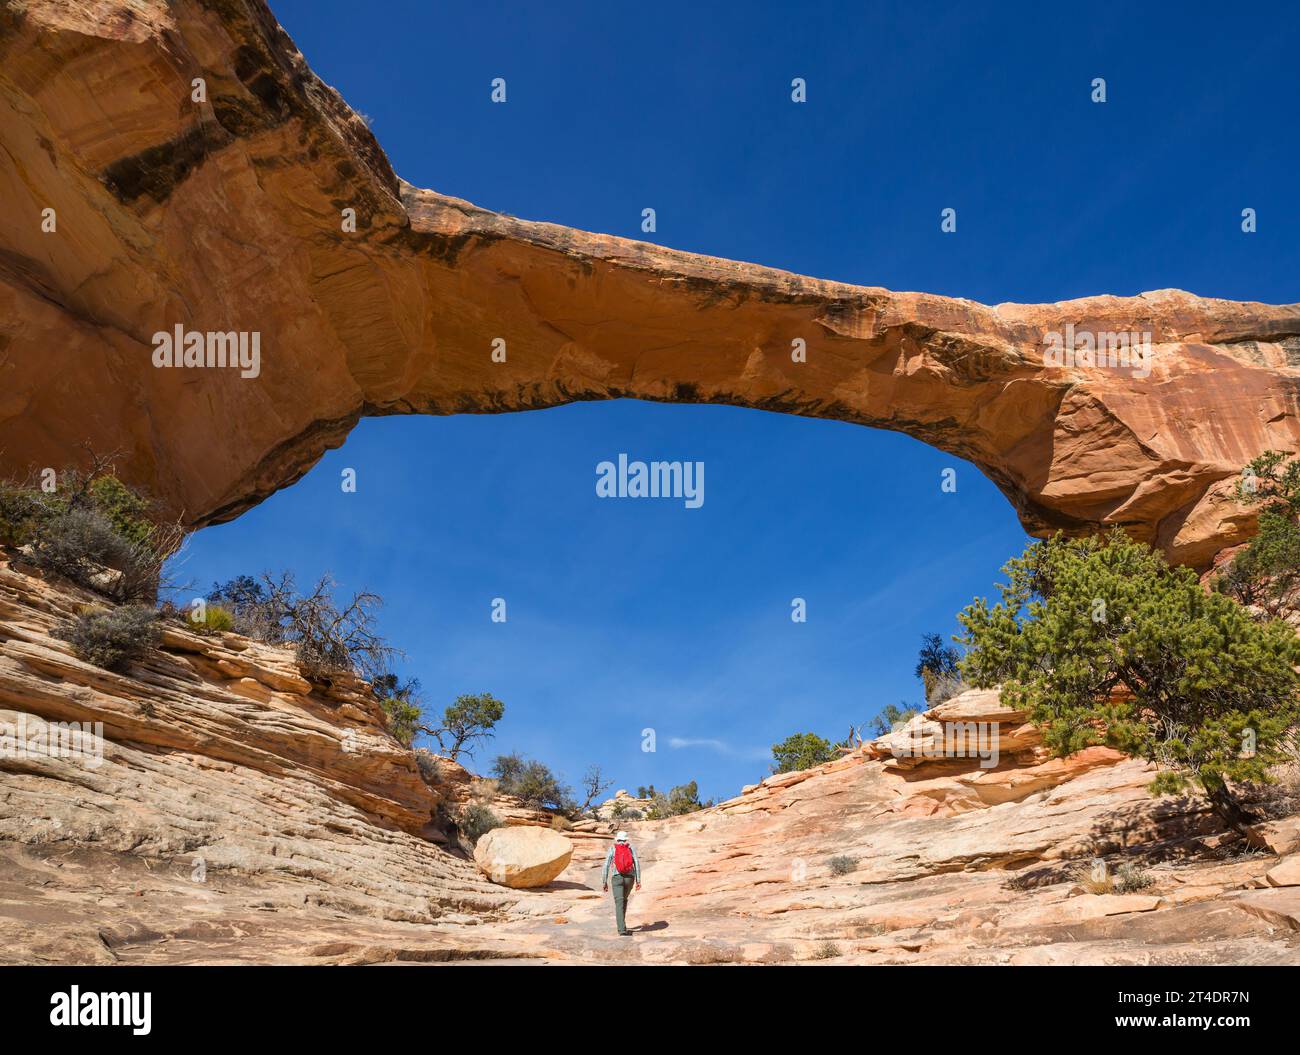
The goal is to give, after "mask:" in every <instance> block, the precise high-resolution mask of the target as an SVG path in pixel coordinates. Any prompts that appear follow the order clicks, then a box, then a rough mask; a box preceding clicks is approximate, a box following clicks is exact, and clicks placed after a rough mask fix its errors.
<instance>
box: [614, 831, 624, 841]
mask: <svg viewBox="0 0 1300 1055" xmlns="http://www.w3.org/2000/svg"><path fill="white" fill-rule="evenodd" d="M614 841H615V842H616V843H625V842H627V832H619V833H618V834H617V835H615V836H614Z"/></svg>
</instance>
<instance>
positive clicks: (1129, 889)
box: [1115, 864, 1156, 894]
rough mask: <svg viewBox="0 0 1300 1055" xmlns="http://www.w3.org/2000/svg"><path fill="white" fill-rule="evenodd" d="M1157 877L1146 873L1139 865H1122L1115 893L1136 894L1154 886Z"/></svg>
mask: <svg viewBox="0 0 1300 1055" xmlns="http://www.w3.org/2000/svg"><path fill="white" fill-rule="evenodd" d="M1155 881H1156V877H1155V876H1153V875H1151V873H1150V872H1144V871H1142V869H1140V868H1139V867H1138V866H1137V865H1134V864H1122V865H1120V866H1119V871H1118V872H1117V873H1116V875H1115V892H1116V893H1117V894H1134V893H1137V891H1139V890H1146V889H1147V887H1149V886H1154V885H1155Z"/></svg>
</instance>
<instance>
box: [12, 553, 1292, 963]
mask: <svg viewBox="0 0 1300 1055" xmlns="http://www.w3.org/2000/svg"><path fill="white" fill-rule="evenodd" d="M93 600H94V599H93V598H92V597H91V596H90V595H89V594H85V593H83V592H82V591H80V590H79V589H77V588H75V587H70V586H67V585H65V584H56V583H52V582H47V581H45V580H43V579H42V578H41V577H40V576H39V575H37V574H36V573H35V572H34V571H33V570H32V569H30V568H27V567H25V566H23V565H22V563H21V560H20V559H19V558H18V557H17V556H16V555H13V554H9V555H8V556H7V557H5V558H3V559H0V723H7V724H8V726H9V727H10V728H18V727H22V728H25V729H26V730H27V733H28V735H29V736H30V735H32V733H33V730H40V729H42V728H44V727H45V723H47V722H53V723H58V722H102V723H103V735H104V745H105V746H104V750H103V757H102V760H101V761H100V762H99V763H98V764H91V763H90V761H89V760H87V759H86V758H74V757H58V756H57V755H56V754H54V753H50V752H45V753H40V752H32V751H27V752H21V751H19V752H15V751H12V750H11V751H8V752H7V753H6V754H5V757H3V758H0V963H15V964H50V963H77V964H112V963H123V964H132V963H177V964H187V963H194V964H197V963H321V964H328V963H344V964H371V963H373V964H381V963H447V962H457V961H495V962H508V963H533V964H547V963H579V964H581V963H688V964H710V963H737V964H740V963H744V964H763V963H819V964H834V963H862V964H937V963H943V964H1120V963H1122V964H1282V963H1300V867H1297V866H1298V865H1300V856H1291V855H1295V854H1296V853H1297V851H1298V850H1300V817H1297V816H1296V815H1295V814H1294V813H1293V811H1292V806H1293V802H1292V800H1291V799H1290V798H1288V797H1287V789H1286V788H1283V789H1281V790H1280V791H1279V792H1277V793H1275V794H1274V795H1272V796H1271V797H1270V798H1269V800H1268V802H1267V803H1265V804H1264V806H1265V807H1266V808H1267V809H1269V811H1270V812H1271V814H1272V816H1273V819H1272V820H1271V821H1270V822H1269V823H1267V824H1265V825H1263V826H1261V827H1260V829H1259V831H1258V837H1257V839H1256V840H1254V845H1247V844H1246V843H1245V842H1243V841H1241V840H1239V839H1236V838H1235V837H1231V836H1229V835H1227V834H1226V833H1224V832H1223V831H1222V830H1221V829H1220V828H1219V827H1218V825H1217V822H1216V820H1215V818H1214V816H1213V814H1212V813H1211V812H1210V811H1209V810H1208V808H1207V806H1206V804H1205V803H1204V802H1203V801H1202V800H1200V799H1199V798H1196V797H1183V798H1170V797H1165V798H1153V797H1152V796H1151V795H1150V794H1149V793H1148V792H1147V790H1146V784H1147V783H1148V782H1149V781H1150V779H1151V770H1150V768H1149V767H1148V766H1147V765H1146V764H1144V763H1142V762H1139V761H1136V760H1133V759H1127V758H1124V757H1123V756H1121V755H1119V754H1117V753H1115V752H1112V751H1109V750H1107V749H1104V748H1093V749H1090V750H1088V751H1085V752H1083V753H1081V754H1079V755H1076V756H1073V757H1071V758H1069V759H1063V760H1060V759H1058V760H1053V759H1049V758H1046V757H1045V755H1044V754H1043V752H1042V750H1041V747H1040V746H1038V745H1037V743H1036V738H1035V736H1034V732H1033V729H1032V727H1030V726H1027V725H1025V724H1024V722H1023V720H1022V716H1020V715H1017V714H1015V713H1014V712H1011V711H1009V710H1007V709H1006V708H1005V707H1002V705H1001V704H1000V703H999V702H998V701H997V699H996V693H971V694H965V695H963V696H960V697H957V698H956V699H955V700H953V701H950V702H949V703H947V704H943V705H941V706H940V707H938V708H935V709H934V710H932V711H931V712H930V713H929V714H928V715H927V716H924V717H923V718H920V719H917V721H916V727H917V730H918V731H919V732H920V733H921V734H922V735H925V733H926V731H927V729H929V728H931V727H932V724H931V723H934V722H938V721H943V720H949V719H960V720H976V719H979V720H988V721H996V722H998V723H999V728H1000V729H1001V730H1002V731H1003V736H1002V740H1003V742H1004V744H1006V745H1007V750H1006V751H1004V753H1003V755H1002V757H1001V758H1000V760H999V762H998V765H997V766H995V767H993V768H989V769H984V768H980V766H979V764H978V760H961V759H957V760H951V759H950V760H938V761H922V760H918V759H916V758H908V757H899V756H897V755H896V754H894V753H893V752H892V750H891V742H890V738H888V737H886V738H883V740H881V741H877V742H875V743H874V744H867V745H864V746H863V748H862V749H861V750H860V751H859V752H857V753H855V754H852V755H849V756H846V757H844V758H842V759H840V760H837V761H835V762H832V763H828V764H826V765H824V766H821V767H819V768H817V769H813V770H808V771H804V772H801V773H792V774H784V775H781V776H776V777H770V778H768V779H767V780H765V781H763V782H762V783H760V784H758V785H755V786H752V787H750V788H747V789H746V790H745V791H744V792H743V793H742V794H741V795H739V796H737V797H736V798H734V799H731V800H729V801H728V802H724V803H721V804H719V805H717V806H714V807H712V808H709V809H707V810H704V811H701V812H699V813H694V814H690V815H687V816H683V817H678V818H673V819H669V820H664V821H655V822H649V821H644V822H632V823H625V824H624V826H625V827H628V828H629V829H630V830H631V831H632V837H633V839H634V841H635V842H636V844H637V847H638V850H639V852H640V856H641V861H642V866H643V871H644V880H645V887H644V890H643V891H641V892H640V893H638V894H636V895H634V897H633V899H632V902H631V907H630V911H629V924H630V925H631V926H632V927H633V928H634V933H633V935H632V936H631V937H629V938H621V937H619V936H617V935H616V934H615V933H614V924H613V918H612V910H611V906H610V903H609V900H608V896H607V895H606V896H602V894H601V891H600V874H599V871H600V865H601V864H602V862H603V859H604V855H605V851H606V849H607V847H608V844H609V843H608V840H609V834H608V832H607V831H606V830H605V829H606V828H607V827H608V826H607V825H603V824H602V825H593V824H591V823H588V824H586V825H580V828H586V829H588V830H585V831H583V830H577V831H572V832H570V833H568V834H569V836H570V838H571V839H572V840H573V842H574V846H575V852H574V856H573V859H572V861H571V862H570V864H569V866H568V867H567V869H566V870H565V871H564V872H563V874H562V875H561V876H560V877H559V878H558V879H557V880H556V881H554V882H553V883H551V884H550V885H549V886H547V887H544V888H541V889H537V890H511V889H507V888H504V887H500V886H495V885H493V884H491V883H489V882H488V881H487V880H486V879H485V878H484V877H483V876H481V875H480V874H479V873H478V871H477V870H476V869H475V868H474V866H473V864H472V862H471V861H469V860H467V859H466V858H465V856H464V854H463V853H462V852H461V851H460V850H459V849H458V848H457V846H456V840H455V839H454V838H453V837H449V836H448V834H447V831H448V830H447V828H446V826H445V824H443V823H441V821H440V818H443V819H445V818H446V817H448V816H455V814H456V811H457V810H458V809H459V808H460V807H462V806H463V805H464V804H465V803H466V802H467V801H469V800H470V798H471V797H472V796H474V795H476V794H479V793H481V787H480V784H481V782H478V781H477V780H476V778H473V777H471V776H470V775H469V774H468V773H466V772H465V771H464V770H463V769H461V768H460V767H459V766H456V765H454V764H452V763H446V762H439V763H438V764H437V765H436V766H428V765H426V766H425V767H424V768H423V769H422V767H421V765H420V763H419V760H418V758H417V756H416V754H415V752H412V751H409V750H406V749H404V748H402V747H401V746H400V745H399V744H398V743H397V742H396V741H394V740H393V739H392V738H391V737H390V736H389V735H388V734H387V733H386V732H385V731H384V728H383V723H382V717H381V714H380V712H379V710H378V708H377V705H376V704H375V703H374V701H373V699H372V698H371V697H370V695H369V694H368V693H367V692H365V691H364V686H361V685H360V684H359V683H355V682H352V681H351V680H350V679H341V680H340V681H337V682H336V683H335V684H333V685H330V686H322V685H319V684H312V683H311V682H309V681H308V680H307V679H305V678H304V677H303V676H302V673H301V671H300V670H299V669H298V668H297V666H296V664H295V663H294V661H293V658H292V656H291V655H290V654H289V653H287V652H285V651H283V650H279V649H274V648H269V647H267V646H265V645H261V644H258V643H256V642H253V641H250V640H249V639H247V638H242V637H240V636H239V635H237V634H232V633H220V634H199V633H195V632H193V631H191V630H189V629H188V628H186V627H185V626H183V625H181V624H179V623H175V624H168V626H167V628H166V630H165V631H164V635H163V640H162V644H161V647H159V648H158V649H155V650H153V651H152V652H151V653H150V655H149V656H147V657H146V658H145V659H144V660H143V661H141V662H139V663H137V664H136V665H135V666H134V667H133V668H132V669H131V670H130V671H129V672H128V673H127V674H114V673H110V672H108V671H105V670H102V669H100V668H98V667H95V666H91V665H89V664H87V663H84V662H82V661H81V660H79V659H77V658H75V657H74V656H73V655H72V653H71V651H70V649H69V647H68V645H67V644H66V643H65V642H63V641H62V640H60V639H59V638H57V637H55V636H53V635H52V633H51V631H52V630H53V629H54V628H55V626H56V625H57V623H58V622H59V620H60V619H63V618H66V617H67V616H68V615H70V614H72V613H74V612H75V611H77V610H78V609H79V608H81V607H82V606H84V605H85V604H87V603H90V602H91V601H93ZM494 808H496V809H498V811H499V812H500V813H502V815H503V816H504V817H505V818H506V820H507V822H509V823H533V822H536V821H537V820H538V819H539V818H537V817H535V816H532V815H530V813H529V811H527V810H526V809H523V808H521V807H519V806H518V804H515V803H512V802H510V801H509V800H505V799H504V798H501V797H498V801H497V802H496V803H495V804H494ZM834 856H847V857H851V858H853V859H854V860H855V863H856V866H855V867H854V869H853V870H852V871H850V872H847V873H846V874H834V871H833V869H832V868H831V867H830V865H829V863H828V862H829V859H830V858H831V857H834ZM1096 860H1102V861H1104V862H1105V863H1106V867H1107V870H1108V872H1109V873H1110V874H1115V873H1116V872H1117V870H1118V869H1119V867H1120V866H1121V865H1122V864H1124V863H1129V864H1133V865H1137V866H1139V867H1140V868H1141V869H1142V870H1143V871H1145V873H1146V874H1147V875H1148V876H1149V877H1150V883H1149V885H1147V886H1145V887H1144V888H1142V889H1140V890H1136V891H1134V892H1131V893H1092V892H1090V887H1089V885H1088V884H1087V883H1086V882H1084V881H1083V876H1084V874H1085V872H1086V869H1087V868H1088V867H1090V866H1092V864H1093V862H1095V861H1096Z"/></svg>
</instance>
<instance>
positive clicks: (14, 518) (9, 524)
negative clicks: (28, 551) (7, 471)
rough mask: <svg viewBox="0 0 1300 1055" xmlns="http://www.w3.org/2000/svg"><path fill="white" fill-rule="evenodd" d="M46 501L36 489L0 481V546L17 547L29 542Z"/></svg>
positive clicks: (46, 497)
mask: <svg viewBox="0 0 1300 1055" xmlns="http://www.w3.org/2000/svg"><path fill="white" fill-rule="evenodd" d="M47 500H48V496H47V495H44V494H42V493H41V491H39V490H38V489H36V488H33V487H23V486H20V485H17V484H13V483H9V482H7V481H0V545H5V546H14V547H18V546H26V545H27V544H28V543H29V542H31V541H32V539H34V538H35V537H36V530H37V528H38V527H39V525H40V520H41V514H42V511H43V510H44V508H45V502H46V501H47Z"/></svg>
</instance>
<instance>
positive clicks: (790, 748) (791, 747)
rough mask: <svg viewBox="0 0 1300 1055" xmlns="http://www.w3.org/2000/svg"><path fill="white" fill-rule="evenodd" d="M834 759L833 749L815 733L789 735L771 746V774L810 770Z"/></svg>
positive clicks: (829, 743) (830, 744)
mask: <svg viewBox="0 0 1300 1055" xmlns="http://www.w3.org/2000/svg"><path fill="white" fill-rule="evenodd" d="M834 757H835V747H834V745H833V744H832V743H831V742H830V741H829V740H824V739H822V738H821V737H820V736H818V735H817V734H816V733H791V734H790V735H789V736H787V737H786V738H785V739H784V740H782V741H781V742H780V743H779V744H773V745H772V758H773V764H772V772H773V773H791V772H793V771H795V770H799V769H811V768H812V767H813V766H819V765H821V764H822V763H823V762H829V761H830V760H831V759H832V758H834Z"/></svg>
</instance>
